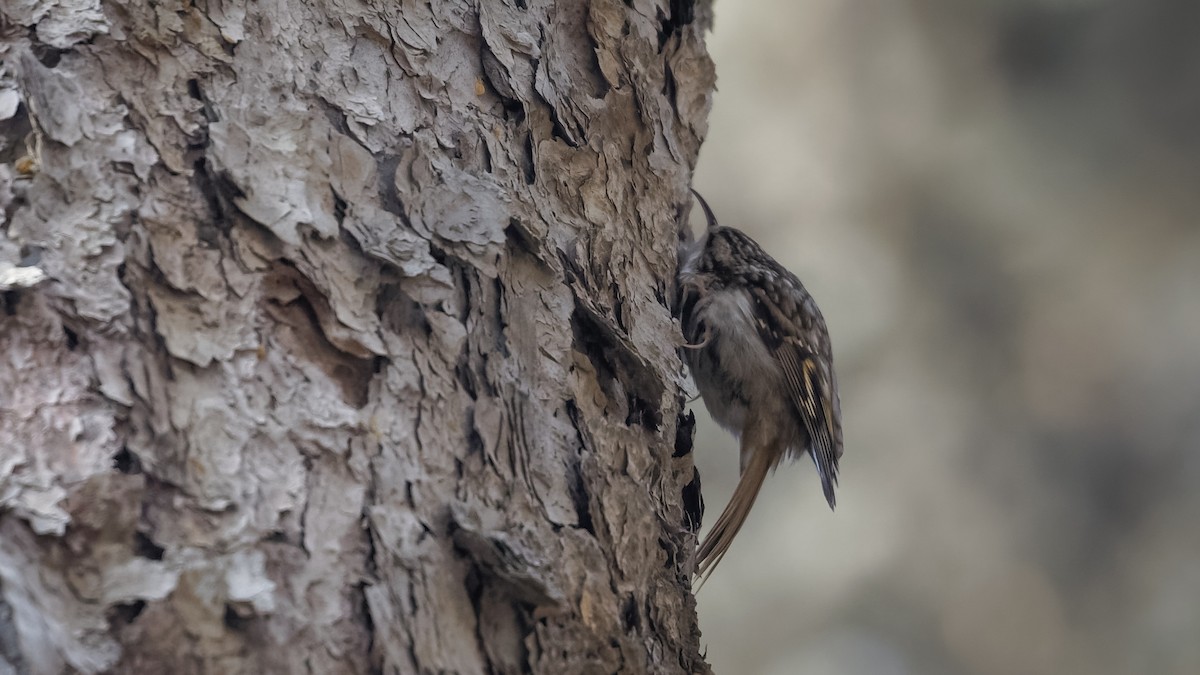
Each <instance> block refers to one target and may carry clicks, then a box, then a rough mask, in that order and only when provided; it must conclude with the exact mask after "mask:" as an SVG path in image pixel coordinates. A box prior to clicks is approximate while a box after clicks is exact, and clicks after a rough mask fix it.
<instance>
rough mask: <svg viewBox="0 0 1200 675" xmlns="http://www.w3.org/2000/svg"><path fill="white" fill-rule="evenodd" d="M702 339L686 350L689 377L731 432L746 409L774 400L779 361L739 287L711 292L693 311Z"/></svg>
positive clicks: (737, 430) (779, 389)
mask: <svg viewBox="0 0 1200 675" xmlns="http://www.w3.org/2000/svg"><path fill="white" fill-rule="evenodd" d="M697 318H698V319H699V320H700V321H701V322H703V325H704V327H705V330H706V331H707V334H706V335H701V336H700V340H701V341H702V342H703V341H704V340H707V343H706V344H705V345H704V346H703V347H701V348H700V349H696V350H694V351H692V352H691V354H690V361H691V364H690V365H691V371H692V378H693V379H694V380H695V382H696V388H697V389H699V390H700V395H701V396H702V397H703V398H704V405H705V406H706V407H707V408H708V411H709V413H710V414H711V415H712V416H713V419H714V420H716V422H717V423H718V424H720V425H721V426H722V427H724V428H726V429H727V430H729V431H730V432H732V433H734V434H735V435H737V434H740V433H741V431H742V428H743V427H744V425H745V419H746V415H747V413H748V412H749V411H750V410H751V409H761V408H763V407H764V406H765V407H772V406H776V405H778V404H779V403H780V402H779V401H775V400H773V399H775V398H777V397H778V395H779V392H782V391H784V389H783V383H782V382H781V381H780V378H781V376H780V373H779V367H778V365H777V364H776V363H775V359H774V357H773V356H771V354H770V352H769V351H768V350H767V347H766V345H765V344H763V341H762V338H761V337H760V336H759V334H758V329H757V328H756V327H755V325H754V312H753V307H752V305H751V300H750V297H749V296H748V295H747V294H746V293H745V292H744V291H740V290H736V291H731V290H723V291H717V292H714V293H713V294H712V295H711V296H710V297H708V298H706V299H705V302H704V305H703V308H702V309H700V316H698V317H697Z"/></svg>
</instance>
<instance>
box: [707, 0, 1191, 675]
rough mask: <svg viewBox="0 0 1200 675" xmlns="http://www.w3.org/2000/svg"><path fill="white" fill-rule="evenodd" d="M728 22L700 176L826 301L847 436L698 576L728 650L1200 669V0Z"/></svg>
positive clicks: (767, 659)
mask: <svg viewBox="0 0 1200 675" xmlns="http://www.w3.org/2000/svg"><path fill="white" fill-rule="evenodd" d="M715 12H716V26H715V30H714V32H713V33H712V35H711V36H710V42H709V44H710V47H711V51H712V54H713V58H714V60H715V61H716V64H717V72H718V77H719V80H718V89H719V91H718V93H717V96H716V99H715V104H714V108H713V112H712V117H711V129H710V135H709V138H708V141H707V142H706V144H705V146H704V149H703V152H702V154H701V160H700V166H699V171H698V174H697V178H696V185H697V187H698V188H699V189H700V191H701V192H702V193H703V194H704V195H705V196H706V197H707V198H708V201H709V202H710V203H711V204H712V205H713V208H714V209H715V210H716V212H717V215H718V216H719V217H720V219H721V220H722V221H723V222H724V223H725V224H729V225H736V226H738V227H741V228H742V229H744V230H745V231H746V232H748V233H749V234H750V235H751V236H753V237H755V238H757V239H758V240H759V241H760V242H761V243H762V244H763V245H764V246H765V247H766V248H767V249H768V250H769V251H770V252H772V253H773V255H775V257H776V258H778V259H779V260H780V262H782V263H783V264H784V265H786V266H787V267H789V268H790V269H792V270H793V271H795V272H796V273H797V274H798V275H799V276H800V277H801V279H803V280H804V282H805V283H806V285H807V286H808V288H809V290H810V291H811V292H812V293H813V294H814V296H815V297H816V298H817V300H818V302H819V303H820V305H821V307H822V309H823V311H824V313H825V317H826V318H827V320H828V322H829V325H830V331H831V333H832V336H833V344H834V354H835V362H836V365H837V369H838V372H839V376H840V386H841V397H842V411H843V415H844V423H845V438H846V454H845V456H844V458H843V463H842V485H841V489H840V491H839V493H838V504H839V505H838V509H837V512H836V513H830V511H829V509H828V508H827V507H826V506H825V504H824V501H823V499H822V497H821V491H820V486H819V483H818V480H817V476H816V473H815V471H814V470H813V468H812V466H811V464H810V463H808V462H804V463H801V464H795V465H790V466H785V467H782V468H781V469H780V470H779V471H778V472H777V473H776V474H775V475H774V476H773V477H772V478H770V479H768V481H767V485H766V487H765V490H764V493H763V494H762V495H761V497H760V499H759V502H758V504H757V506H756V507H755V509H754V512H753V513H752V514H751V516H750V519H749V521H748V523H747V525H746V527H745V528H744V529H743V530H742V533H741V534H740V535H739V537H738V540H737V541H736V542H735V544H734V547H733V549H732V550H731V552H730V553H729V555H728V556H727V557H726V558H725V560H724V562H723V563H722V564H721V566H720V567H719V568H718V569H717V571H716V573H715V574H714V575H713V577H712V578H711V580H710V581H709V583H708V585H707V586H705V588H704V589H703V591H702V592H701V593H700V595H699V603H700V623H701V628H702V629H703V631H704V636H703V642H704V644H706V645H707V647H708V659H709V661H710V663H712V665H713V667H714V669H715V671H716V672H717V673H720V674H722V675H740V674H751V675H753V674H759V673H762V674H768V675H777V674H778V675H782V674H788V675H791V674H798V675H821V674H825V673H828V674H838V675H849V674H866V675H901V674H908V673H912V674H918V673H919V674H921V675H927V674H939V673H947V674H950V673H970V674H974V673H979V674H997V675H999V674H1004V675H1013V674H1023V673H1072V674H1073V673H1080V674H1085V673H1086V674H1089V675H1091V674H1109V673H1114V674H1115V673H1130V674H1151V673H1152V674H1155V675H1173V674H1176V673H1178V674H1187V675H1195V674H1196V673H1200V489H1198V487H1200V222H1198V221H1200V3H1198V2H1195V0H1178V1H1173V2H1172V1H1166V0H1154V1H1151V0H1140V1H1137V0H1125V1H1116V0H1006V1H1001V0H991V1H988V0H972V1H964V0H853V1H847V0H800V1H797V0H790V1H789V0H775V1H768V0H757V1H755V2H737V1H735V0H717V2H716V5H715ZM697 211H698V210H697ZM698 220H699V217H698V215H693V221H694V222H698ZM693 405H694V406H695V407H696V410H697V414H698V416H699V417H702V418H703V419H702V421H701V424H700V426H699V427H698V431H697V455H696V460H697V462H698V464H699V466H700V468H701V472H702V477H703V485H704V496H705V500H706V502H707V506H708V513H707V517H706V519H705V521H706V523H705V524H706V525H710V524H711V523H712V521H713V520H715V519H716V515H717V514H718V513H719V512H720V510H721V509H722V508H723V507H724V505H725V502H726V500H727V499H728V497H729V494H730V493H731V492H732V489H733V485H734V482H735V480H736V474H737V452H736V449H735V442H734V441H733V439H732V438H731V437H730V436H729V435H728V434H726V433H725V432H724V431H722V430H720V429H719V428H717V427H715V426H714V425H713V424H712V423H711V422H710V421H709V420H708V417H707V414H706V413H704V411H703V406H702V404H700V403H699V402H697V403H695V404H693Z"/></svg>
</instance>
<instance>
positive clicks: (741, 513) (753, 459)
mask: <svg viewBox="0 0 1200 675" xmlns="http://www.w3.org/2000/svg"><path fill="white" fill-rule="evenodd" d="M771 455H772V453H770V452H766V451H765V448H759V449H758V451H757V452H753V453H752V454H751V455H750V461H749V462H748V463H747V465H746V467H745V468H744V469H743V470H742V477H741V478H740V479H738V484H737V488H735V489H734V491H733V496H732V497H730V498H729V503H728V504H726V505H725V510H724V511H722V512H721V516H720V517H719V518H717V523H716V524H715V525H713V528H712V530H710V531H709V533H708V536H707V537H705V538H704V542H703V543H702V544H700V550H699V551H698V552H697V553H696V556H697V558H698V559H699V563H698V564H697V566H696V575H697V576H698V577H700V583H699V584H697V586H696V589H697V590H699V588H700V586H703V585H704V582H705V581H707V580H708V576H709V575H710V574H712V571H713V570H714V569H716V567H717V563H719V562H721V558H723V557H725V553H726V552H727V551H728V550H729V546H730V544H732V543H733V538H734V537H736V536H737V533H738V530H740V529H742V523H744V522H746V516H748V515H750V509H751V508H752V507H753V506H754V500H755V499H756V498H757V497H758V491H759V490H760V489H761V488H762V484H763V480H765V479H766V477H767V472H768V471H769V470H770V469H771V466H772V465H773V464H774V462H773V461H772V457H771Z"/></svg>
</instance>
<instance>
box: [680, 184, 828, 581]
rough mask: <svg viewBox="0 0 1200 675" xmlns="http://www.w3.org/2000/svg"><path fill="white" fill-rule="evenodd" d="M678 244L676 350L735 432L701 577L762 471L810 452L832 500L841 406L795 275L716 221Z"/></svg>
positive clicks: (713, 410) (820, 329)
mask: <svg viewBox="0 0 1200 675" xmlns="http://www.w3.org/2000/svg"><path fill="white" fill-rule="evenodd" d="M692 193H693V194H695V195H696V199H697V200H699V202H700V206H701V207H703V209H704V214H705V217H706V218H707V221H708V225H707V228H706V229H705V232H704V235H703V236H702V237H700V238H699V239H698V240H696V241H694V242H693V241H684V242H683V243H682V244H681V249H680V264H679V290H680V294H681V295H680V305H679V307H680V324H681V326H682V328H683V337H684V340H685V344H684V345H683V347H684V357H685V360H686V361H687V364H688V367H689V368H690V370H691V372H692V379H693V380H695V382H696V388H697V389H699V391H700V395H701V397H703V399H704V405H705V407H707V408H708V411H709V413H710V414H711V415H712V416H713V419H714V420H716V421H717V423H718V424H720V425H721V426H722V427H724V428H725V429H726V430H728V431H730V432H731V433H733V434H734V436H736V437H738V438H739V439H740V441H741V477H740V478H739V480H738V484H737V488H736V489H735V490H734V492H733V496H732V497H730V499H729V504H727V505H726V506H725V510H724V511H722V512H721V515H720V517H719V518H717V522H716V524H715V525H713V527H712V530H711V531H710V532H709V534H708V536H707V537H706V538H705V539H704V541H703V542H702V543H701V544H700V549H699V551H698V553H697V561H698V562H697V566H696V574H697V576H698V577H699V578H700V579H701V583H703V581H704V580H705V579H707V578H708V575H710V574H711V573H712V571H713V569H714V568H716V566H717V563H719V562H720V561H721V558H722V557H724V555H725V553H726V552H727V551H728V550H729V546H730V544H732V543H733V538H734V537H735V536H736V535H737V533H738V530H739V529H741V527H742V523H744V522H745V521H746V516H747V515H748V514H749V513H750V509H751V507H753V506H754V500H755V498H756V497H757V496H758V492H759V490H760V489H761V488H762V484H763V480H764V479H765V478H766V477H767V473H768V472H770V471H771V470H773V469H775V468H776V467H777V466H778V465H779V464H780V462H782V461H783V459H784V458H788V459H799V458H800V457H802V456H803V455H804V454H805V453H807V454H808V455H809V456H810V457H812V460H813V464H815V465H816V468H817V474H818V475H819V476H820V479H821V489H822V490H823V491H824V493H825V500H826V501H828V502H829V507H830V508H831V509H832V508H833V507H834V504H835V499H834V494H833V491H834V487H835V486H836V485H837V482H838V460H839V459H840V458H841V456H842V410H841V404H840V402H839V401H838V390H837V378H836V377H835V375H834V372H833V350H832V348H831V347H830V344H829V330H828V329H827V328H826V326H825V319H824V317H822V316H821V311H820V310H819V309H817V303H816V302H815V301H814V300H813V298H812V296H811V295H809V293H808V291H807V290H805V288H804V285H803V284H802V283H800V280H799V279H798V278H796V275H794V274H792V273H791V272H789V271H788V270H786V269H785V268H784V267H783V266H782V265H780V264H779V263H778V262H776V261H775V259H774V258H772V257H771V256H769V255H767V253H766V252H765V251H763V249H762V247H760V246H759V245H758V244H757V243H755V242H754V240H753V239H751V238H750V237H748V236H746V235H745V234H743V233H742V232H741V231H739V230H736V229H734V228H732V227H725V226H722V225H719V224H718V223H717V219H716V217H715V216H714V215H713V212H712V209H711V208H709V206H708V203H707V202H705V201H704V198H703V197H701V196H700V194H699V193H697V192H696V191H695V190H693V191H692Z"/></svg>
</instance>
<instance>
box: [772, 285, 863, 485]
mask: <svg viewBox="0 0 1200 675" xmlns="http://www.w3.org/2000/svg"><path fill="white" fill-rule="evenodd" d="M754 295H755V300H756V301H757V303H758V305H759V309H760V312H759V316H758V322H757V323H758V330H759V334H760V335H761V337H762V338H763V341H764V342H765V343H766V344H767V346H768V347H769V348H770V350H771V355H772V356H773V357H774V358H775V360H776V361H777V362H778V363H779V368H780V370H781V371H782V372H783V375H784V381H785V382H786V383H787V389H788V394H789V396H790V398H791V400H792V404H793V405H795V407H796V410H797V411H798V412H799V413H800V418H801V420H803V423H804V428H805V430H806V431H807V432H808V437H809V439H810V447H808V448H807V450H808V451H809V453H810V454H811V455H812V458H813V463H814V464H816V467H817V473H818V474H819V475H820V477H821V489H822V491H823V492H824V493H825V501H827V502H829V507H830V508H833V507H834V505H835V504H836V503H837V500H836V498H835V497H834V492H833V489H834V486H835V485H837V479H838V458H839V457H840V456H841V454H842V453H841V448H840V447H839V446H840V437H841V434H840V433H838V430H837V428H838V425H840V420H838V419H837V418H836V415H835V413H834V411H833V410H832V409H831V406H830V403H831V402H832V400H833V397H834V396H836V393H835V392H834V391H833V386H834V385H833V383H832V382H831V381H830V379H829V376H827V375H825V374H824V372H823V371H822V369H821V367H820V365H819V364H818V362H817V357H816V355H815V350H817V349H819V346H818V345H811V344H807V343H806V341H805V340H804V336H803V335H798V334H796V332H795V331H794V330H789V328H788V327H789V326H791V325H793V324H792V322H791V321H789V320H787V319H786V318H785V317H784V315H783V313H782V312H781V311H780V308H779V307H778V305H776V303H775V302H773V301H772V299H771V298H770V297H768V295H767V294H766V293H763V292H756V293H755V294H754Z"/></svg>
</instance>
